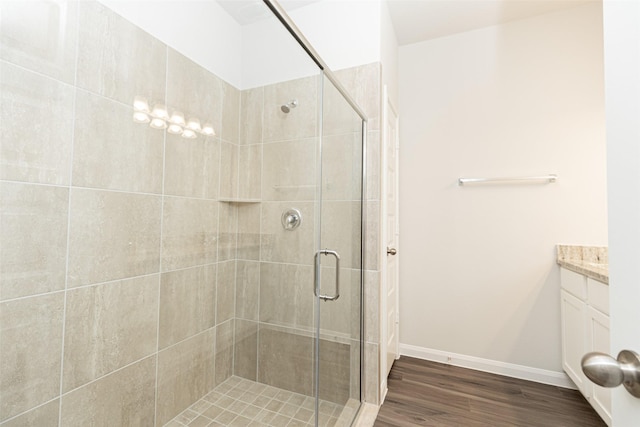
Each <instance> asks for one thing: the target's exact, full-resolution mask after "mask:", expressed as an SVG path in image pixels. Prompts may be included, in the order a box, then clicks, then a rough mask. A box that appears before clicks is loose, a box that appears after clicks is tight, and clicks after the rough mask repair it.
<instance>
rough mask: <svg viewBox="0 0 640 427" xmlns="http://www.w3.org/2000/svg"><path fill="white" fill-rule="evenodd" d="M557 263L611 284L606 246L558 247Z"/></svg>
mask: <svg viewBox="0 0 640 427" xmlns="http://www.w3.org/2000/svg"><path fill="white" fill-rule="evenodd" d="M557 248H558V257H557V260H556V261H557V263H558V264H559V265H560V266H561V267H564V268H566V269H567V270H571V271H574V272H576V273H579V274H582V275H585V276H587V277H590V278H592V279H594V280H597V281H598V282H602V283H604V284H607V285H608V284H609V254H608V250H607V249H608V248H607V247H606V246H572V245H558V247H557Z"/></svg>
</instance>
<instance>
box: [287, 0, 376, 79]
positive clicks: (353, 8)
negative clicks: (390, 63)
mask: <svg viewBox="0 0 640 427" xmlns="http://www.w3.org/2000/svg"><path fill="white" fill-rule="evenodd" d="M380 1H381V0H365V1H362V0H347V1H345V0H324V1H320V2H317V3H312V4H310V5H309V6H305V7H301V8H298V9H294V10H291V11H290V12H288V14H289V16H290V17H291V19H293V21H294V22H295V23H296V25H297V26H298V28H300V30H302V32H303V34H304V35H305V37H306V38H307V39H308V40H309V42H311V45H312V46H313V47H314V49H315V50H316V51H317V52H318V54H320V56H321V57H322V59H323V60H324V61H325V62H326V63H327V65H329V68H331V69H332V70H339V69H343V68H349V67H355V66H357V65H363V64H370V63H372V62H378V61H380Z"/></svg>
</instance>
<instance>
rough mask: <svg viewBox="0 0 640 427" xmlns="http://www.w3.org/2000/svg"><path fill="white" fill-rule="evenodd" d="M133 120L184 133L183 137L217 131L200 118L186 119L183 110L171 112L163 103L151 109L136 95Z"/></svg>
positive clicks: (170, 131)
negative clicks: (201, 121)
mask: <svg viewBox="0 0 640 427" xmlns="http://www.w3.org/2000/svg"><path fill="white" fill-rule="evenodd" d="M133 110H134V112H133V121H134V122H136V123H149V126H151V127H152V128H154V129H160V130H163V129H166V130H167V132H169V133H170V134H173V135H182V137H183V138H187V139H194V138H197V137H198V135H197V134H198V133H200V134H202V135H205V136H215V135H216V131H215V129H214V128H213V125H211V124H209V123H206V124H205V125H204V126H201V125H200V119H198V118H197V117H190V118H189V120H188V121H185V118H184V114H183V113H182V112H181V111H174V112H173V113H172V114H169V111H168V110H167V107H166V106H165V105H163V104H155V105H154V106H153V110H152V111H149V103H148V102H147V100H146V99H145V98H143V97H141V96H136V97H135V99H134V100H133Z"/></svg>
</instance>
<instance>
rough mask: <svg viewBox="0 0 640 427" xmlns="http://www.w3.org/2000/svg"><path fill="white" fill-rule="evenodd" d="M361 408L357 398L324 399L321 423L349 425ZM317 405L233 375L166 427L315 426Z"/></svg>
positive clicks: (324, 425)
mask: <svg viewBox="0 0 640 427" xmlns="http://www.w3.org/2000/svg"><path fill="white" fill-rule="evenodd" d="M358 408H359V402H358V401H357V400H356V399H349V401H348V402H347V403H346V405H344V406H343V405H339V404H337V403H332V402H328V401H324V400H321V401H320V402H319V413H320V415H319V420H318V425H319V426H321V427H334V426H335V427H347V426H349V425H351V422H352V421H353V418H354V416H355V414H356V412H357V411H358ZM314 409H315V399H314V398H313V397H310V396H305V395H303V394H298V393H293V392H291V391H287V390H283V389H280V388H277V387H272V386H269V385H266V384H262V383H258V382H255V381H251V380H247V379H244V378H240V377H236V376H233V377H230V378H229V379H227V380H226V381H224V382H223V383H221V384H220V385H218V386H217V387H216V388H214V389H213V390H212V391H211V392H210V393H209V394H207V395H206V396H204V397H203V398H202V399H200V400H198V401H197V402H196V403H194V404H193V405H191V406H190V407H189V408H187V409H185V410H184V411H182V412H181V413H180V414H179V415H178V416H176V417H175V418H174V419H173V420H171V421H170V422H168V423H167V424H165V427H181V426H189V427H205V426H206V427H213V426H229V427H235V426H251V427H253V426H273V427H295V426H315V414H314Z"/></svg>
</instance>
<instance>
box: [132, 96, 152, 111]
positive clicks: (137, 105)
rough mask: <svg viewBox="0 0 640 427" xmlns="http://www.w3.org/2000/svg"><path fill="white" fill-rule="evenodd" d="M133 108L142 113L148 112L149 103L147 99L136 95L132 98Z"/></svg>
mask: <svg viewBox="0 0 640 427" xmlns="http://www.w3.org/2000/svg"><path fill="white" fill-rule="evenodd" d="M133 109H134V110H136V111H142V112H144V113H148V112H149V104H148V103H147V100H146V99H144V98H143V97H141V96H136V97H135V98H134V100H133Z"/></svg>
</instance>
